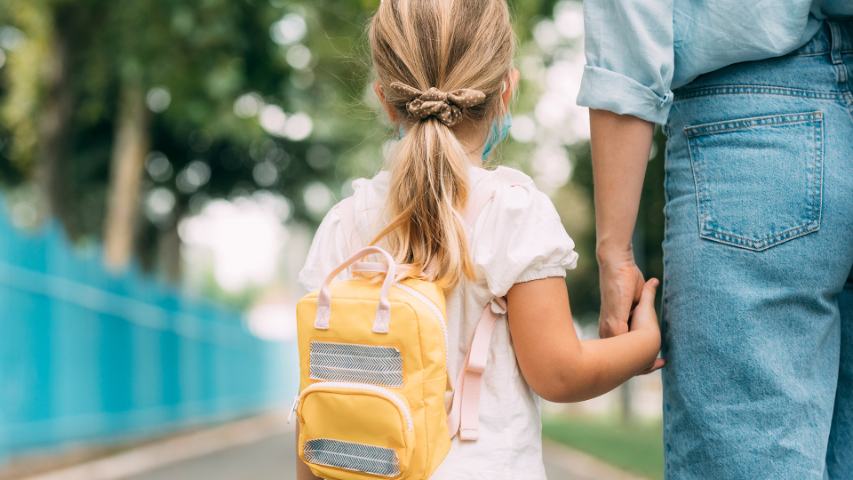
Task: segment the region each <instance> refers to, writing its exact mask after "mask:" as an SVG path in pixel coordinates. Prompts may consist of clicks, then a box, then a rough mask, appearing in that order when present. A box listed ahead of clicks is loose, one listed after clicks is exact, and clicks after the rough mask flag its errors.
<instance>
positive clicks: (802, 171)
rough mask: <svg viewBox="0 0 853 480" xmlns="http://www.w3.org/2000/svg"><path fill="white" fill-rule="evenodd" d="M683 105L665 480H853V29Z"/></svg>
mask: <svg viewBox="0 0 853 480" xmlns="http://www.w3.org/2000/svg"><path fill="white" fill-rule="evenodd" d="M675 95H676V100H675V105H674V107H673V109H672V113H671V114H670V119H669V123H668V124H667V125H666V126H665V133H666V134H667V137H668V142H667V152H666V185H665V189H666V195H667V202H666V207H665V217H666V234H665V239H664V245H663V246H664V271H665V274H664V289H663V290H664V291H663V333H664V356H665V357H666V358H667V360H668V362H669V363H668V365H667V366H666V367H665V368H664V370H663V380H664V442H665V452H666V477H667V478H670V479H678V480H683V479H699V480H709V479H712V480H717V479H721V480H722V479H725V480H728V479H749V480H753V479H797V480H803V479H825V478H829V479H853V22H848V23H832V22H830V23H827V24H825V25H824V27H823V29H822V30H821V31H820V32H819V33H818V34H817V35H816V36H815V38H814V39H813V40H811V41H810V42H809V43H808V44H806V45H805V46H803V47H802V48H800V49H799V50H797V51H795V52H793V53H791V54H789V55H786V56H784V57H780V58H775V59H769V60H762V61H756V62H748V63H741V64H737V65H733V66H730V67H726V68H724V69H721V70H718V71H716V72H712V73H710V74H707V75H703V76H701V77H699V78H697V79H696V80H695V81H693V82H692V83H690V84H689V85H687V86H685V87H683V88H681V89H679V90H678V91H676V92H675Z"/></svg>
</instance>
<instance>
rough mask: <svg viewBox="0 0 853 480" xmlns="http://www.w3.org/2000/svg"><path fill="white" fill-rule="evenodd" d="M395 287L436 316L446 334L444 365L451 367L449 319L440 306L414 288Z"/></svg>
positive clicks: (400, 284) (398, 284) (399, 284)
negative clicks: (448, 334)
mask: <svg viewBox="0 0 853 480" xmlns="http://www.w3.org/2000/svg"><path fill="white" fill-rule="evenodd" d="M394 286H395V287H397V288H399V289H400V290H402V291H404V292H406V293H408V294H409V295H410V296H412V297H415V298H416V299H418V301H420V302H421V303H422V304H424V305H426V307H427V308H428V309H429V310H430V311H431V312H432V313H433V315H434V316H435V319H436V320H438V324H439V326H440V327H441V332H442V333H443V334H444V365H445V368H446V367H447V366H448V365H450V356H449V353H448V350H449V348H450V347H449V343H450V342H449V341H448V338H447V319H445V318H444V315H442V313H441V309H439V308H438V305H436V304H435V302H433V301H432V300H430V299H429V297H427V296H426V295H424V294H423V293H421V292H419V291H417V290H415V289H414V288H412V287H410V286H408V285H403V284H402V283H397V284H395V285H394Z"/></svg>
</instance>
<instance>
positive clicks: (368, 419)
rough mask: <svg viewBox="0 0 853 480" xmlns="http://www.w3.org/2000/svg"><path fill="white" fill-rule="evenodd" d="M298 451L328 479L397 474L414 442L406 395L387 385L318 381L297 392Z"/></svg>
mask: <svg viewBox="0 0 853 480" xmlns="http://www.w3.org/2000/svg"><path fill="white" fill-rule="evenodd" d="M298 402H299V403H298V405H297V416H298V418H299V456H300V458H301V459H302V460H303V461H304V462H305V463H306V464H308V465H309V467H311V468H312V470H314V473H315V474H316V475H318V476H321V477H324V478H329V479H361V478H365V479H366V478H376V477H377V476H378V477H387V478H397V477H400V476H401V475H403V474H405V472H406V469H407V467H408V465H409V461H410V459H411V453H412V449H413V447H414V442H415V435H414V423H413V419H412V415H411V412H410V411H409V407H408V405H407V404H406V400H405V399H404V398H403V397H402V396H400V395H397V394H396V393H394V392H392V391H391V390H388V389H387V388H383V387H379V386H376V385H369V384H361V383H350V382H318V383H314V384H312V385H310V386H308V387H307V388H305V389H304V390H303V391H302V393H301V394H300V396H299V401H298Z"/></svg>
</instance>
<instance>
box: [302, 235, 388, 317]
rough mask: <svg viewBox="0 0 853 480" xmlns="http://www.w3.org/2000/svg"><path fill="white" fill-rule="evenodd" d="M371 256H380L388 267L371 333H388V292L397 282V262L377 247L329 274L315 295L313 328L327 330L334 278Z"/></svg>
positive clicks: (350, 259) (357, 254) (356, 253)
mask: <svg viewBox="0 0 853 480" xmlns="http://www.w3.org/2000/svg"><path fill="white" fill-rule="evenodd" d="M372 254H378V255H380V256H382V257H383V258H382V259H383V260H384V261H385V263H386V264H387V265H388V268H387V271H386V273H385V281H383V282H382V289H381V290H380V291H379V305H378V306H377V307H376V319H375V320H374V321H373V332H374V333H388V328H389V326H390V324H391V302H389V301H388V292H389V291H390V290H391V287H392V286H393V285H394V283H396V281H397V262H396V261H394V257H392V256H391V254H390V253H388V252H387V251H385V250H383V249H382V248H379V247H377V246H369V247H364V248H362V249H361V250H359V251H357V252H355V253H354V254H353V255H352V256H351V257H350V258H348V259H347V260H346V261H344V263H342V264H340V265H338V267H337V268H335V269H334V270H333V271H332V272H331V273H329V275H328V276H327V277H326V279H325V280H324V281H323V286H322V287H320V293H319V294H318V295H317V317H316V319H315V320H314V328H317V329H320V330H326V329H328V328H329V317H331V315H332V291H331V287H330V286H331V283H332V281H334V280H335V277H337V276H338V275H339V274H340V273H341V272H343V271H344V270H346V269H347V268H349V266H350V265H352V264H353V263H355V262H357V261H359V260H361V259H362V258H364V257H366V256H368V255H372Z"/></svg>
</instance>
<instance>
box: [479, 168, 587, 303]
mask: <svg viewBox="0 0 853 480" xmlns="http://www.w3.org/2000/svg"><path fill="white" fill-rule="evenodd" d="M472 243H473V249H472V250H473V257H474V264H475V267H476V268H477V270H478V273H479V274H480V275H481V277H483V278H485V280H486V284H487V287H488V289H489V291H490V293H491V294H492V295H494V296H496V297H503V296H504V295H506V293H507V291H509V289H510V288H511V287H512V286H513V285H515V284H516V283H522V282H529V281H531V280H538V279H542V278H547V277H565V275H566V270H568V269H573V268H575V266H576V265H577V261H578V254H577V252H575V249H574V247H575V244H574V242H573V241H572V239H571V237H569V234H568V233H567V232H566V229H565V228H564V227H563V224H562V222H561V221H560V216H559V215H558V214H557V210H556V209H555V208H554V204H553V203H552V202H551V200H550V199H549V198H548V197H547V196H546V195H545V194H544V193H542V192H541V191H539V190H538V189H537V188H536V187H535V185H533V183H532V181H530V182H528V183H526V184H520V185H512V186H502V187H500V188H498V189H497V190H496V191H495V194H494V197H493V199H492V201H491V202H489V204H488V205H486V207H485V208H484V209H483V211H482V212H481V214H480V216H479V218H478V219H477V222H476V224H475V228H474V232H473V235H472Z"/></svg>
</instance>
